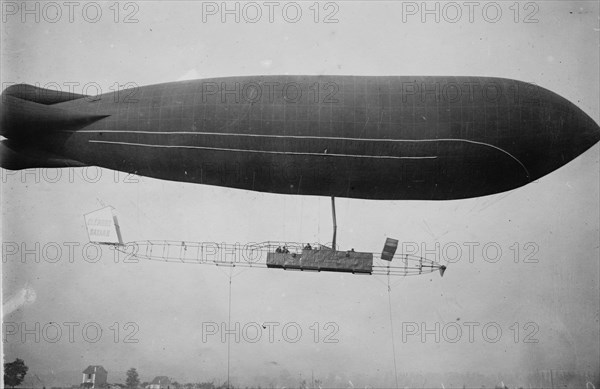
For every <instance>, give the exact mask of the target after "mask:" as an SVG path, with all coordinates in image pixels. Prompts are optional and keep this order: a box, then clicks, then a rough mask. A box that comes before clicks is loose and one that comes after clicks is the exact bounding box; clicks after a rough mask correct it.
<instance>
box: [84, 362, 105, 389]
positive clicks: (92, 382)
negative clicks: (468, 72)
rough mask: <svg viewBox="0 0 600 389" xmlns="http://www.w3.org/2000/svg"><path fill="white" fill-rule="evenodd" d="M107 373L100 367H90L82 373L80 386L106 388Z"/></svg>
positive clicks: (91, 388)
mask: <svg viewBox="0 0 600 389" xmlns="http://www.w3.org/2000/svg"><path fill="white" fill-rule="evenodd" d="M107 377H108V372H107V371H106V369H105V368H103V367H102V366H100V365H90V366H88V367H87V368H86V369H85V370H84V371H83V379H82V381H81V386H82V387H84V388H89V389H95V388H101V387H103V386H106V378H107Z"/></svg>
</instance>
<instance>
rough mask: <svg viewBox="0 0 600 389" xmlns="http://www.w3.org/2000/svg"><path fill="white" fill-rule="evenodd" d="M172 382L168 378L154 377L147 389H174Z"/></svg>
mask: <svg viewBox="0 0 600 389" xmlns="http://www.w3.org/2000/svg"><path fill="white" fill-rule="evenodd" d="M172 387H173V386H172V384H171V380H170V379H169V377H167V376H158V377H154V379H153V380H152V382H150V384H149V385H148V386H146V389H172Z"/></svg>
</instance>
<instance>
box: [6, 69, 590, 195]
mask: <svg viewBox="0 0 600 389" xmlns="http://www.w3.org/2000/svg"><path fill="white" fill-rule="evenodd" d="M1 113H2V118H1V121H0V130H1V135H2V136H3V137H4V139H3V140H2V143H1V153H2V155H1V161H0V162H1V166H2V167H3V168H5V169H11V170H19V169H27V168H38V167H40V168H42V167H55V168H61V167H75V166H77V167H83V166H99V167H104V168H108V169H114V170H118V171H122V172H128V173H133V174H137V175H142V176H148V177H154V178H159V179H165V180H174V181H184V182H191V183H198V184H205V185H216V186H223V187H230V188H238V189H245V190H252V191H260V192H270V193H280V194H294V195H317V196H331V197H347V198H360V199H383V200H451V199H462V198H470V197H476V196H484V195H490V194H494V193H499V192H503V191H507V190H511V189H514V188H518V187H520V186H523V185H526V184H528V183H530V182H532V181H535V180H537V179H538V178H540V177H543V176H545V175H546V174H548V173H551V172H552V171H554V170H556V169H558V168H559V167H561V166H563V165H565V164H566V163H568V162H569V161H571V160H573V159H574V158H576V157H577V156H579V155H580V154H582V153H583V152H584V151H586V150H587V149H589V148H590V147H592V146H593V145H595V144H596V143H597V142H598V141H599V140H600V127H599V126H598V124H597V123H596V122H595V121H594V120H593V119H592V118H590V117H589V116H588V115H587V114H586V113H584V112H583V111H582V110H581V109H579V108H578V107H577V106H575V105H574V104H573V103H571V102H570V101H568V100H566V99H565V98H563V97H561V96H559V95H557V94H556V93H553V92H551V91H549V90H547V89H544V88H542V87H539V86H536V85H533V84H529V83H525V82H521V81H516V80H510V79H502V78H489V77H437V76H436V77H410V76H377V77H374V76H373V77H372V76H289V75H285V76H243V77H225V78H210V79H201V80H195V81H180V82H171V83H163V84H158V85H150V86H143V87H136V88H133V89H128V90H127V91H118V92H117V91H115V92H112V93H106V94H100V95H97V96H87V95H83V94H75V93H68V92H59V91H55V90H48V89H42V88H38V87H34V86H31V85H26V84H19V85H13V86H10V87H8V88H7V89H5V90H4V91H3V93H2V108H1Z"/></svg>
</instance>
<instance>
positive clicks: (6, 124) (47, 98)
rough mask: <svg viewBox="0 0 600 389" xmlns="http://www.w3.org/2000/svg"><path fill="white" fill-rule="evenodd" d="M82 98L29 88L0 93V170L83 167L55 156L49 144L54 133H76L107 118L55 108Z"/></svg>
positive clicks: (14, 86)
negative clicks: (0, 138) (0, 137)
mask: <svg viewBox="0 0 600 389" xmlns="http://www.w3.org/2000/svg"><path fill="white" fill-rule="evenodd" d="M83 97H86V96H84V95H78V94H75V93H67V92H57V91H51V90H48V89H42V88H37V87H34V86H32V85H25V84H21V85H13V86H11V87H9V88H7V89H6V90H4V92H3V93H2V101H1V102H0V115H1V116H0V135H2V136H3V137H5V138H7V139H5V140H3V141H2V143H1V145H0V149H1V150H0V151H1V152H2V153H1V154H2V155H1V158H0V167H3V168H6V169H11V170H18V169H26V168H29V167H68V166H83V164H82V163H81V162H78V161H74V160H71V159H69V158H66V157H64V156H61V155H58V154H56V150H54V151H53V150H52V149H51V147H49V144H51V143H56V142H52V141H55V140H57V137H58V136H59V134H58V132H61V133H62V136H63V137H65V138H66V137H68V136H69V134H68V133H65V132H70V131H77V130H79V129H81V128H83V127H86V126H88V125H90V124H92V123H94V122H96V121H98V120H101V119H103V118H105V117H107V116H109V115H90V114H88V113H83V112H78V111H74V110H68V109H63V108H59V107H58V106H55V104H58V103H61V102H66V101H70V100H74V99H79V98H83Z"/></svg>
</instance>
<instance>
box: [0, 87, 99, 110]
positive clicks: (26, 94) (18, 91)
mask: <svg viewBox="0 0 600 389" xmlns="http://www.w3.org/2000/svg"><path fill="white" fill-rule="evenodd" d="M2 95H3V96H13V97H16V98H18V99H21V100H27V101H32V102H34V103H38V104H43V105H52V104H58V103H64V102H65V101H71V100H77V99H81V98H84V97H91V96H87V95H81V94H78V93H71V92H63V91H59V90H52V89H45V88H40V87H37V86H33V85H29V84H17V85H11V86H9V87H8V88H6V89H5V90H4V92H2Z"/></svg>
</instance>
